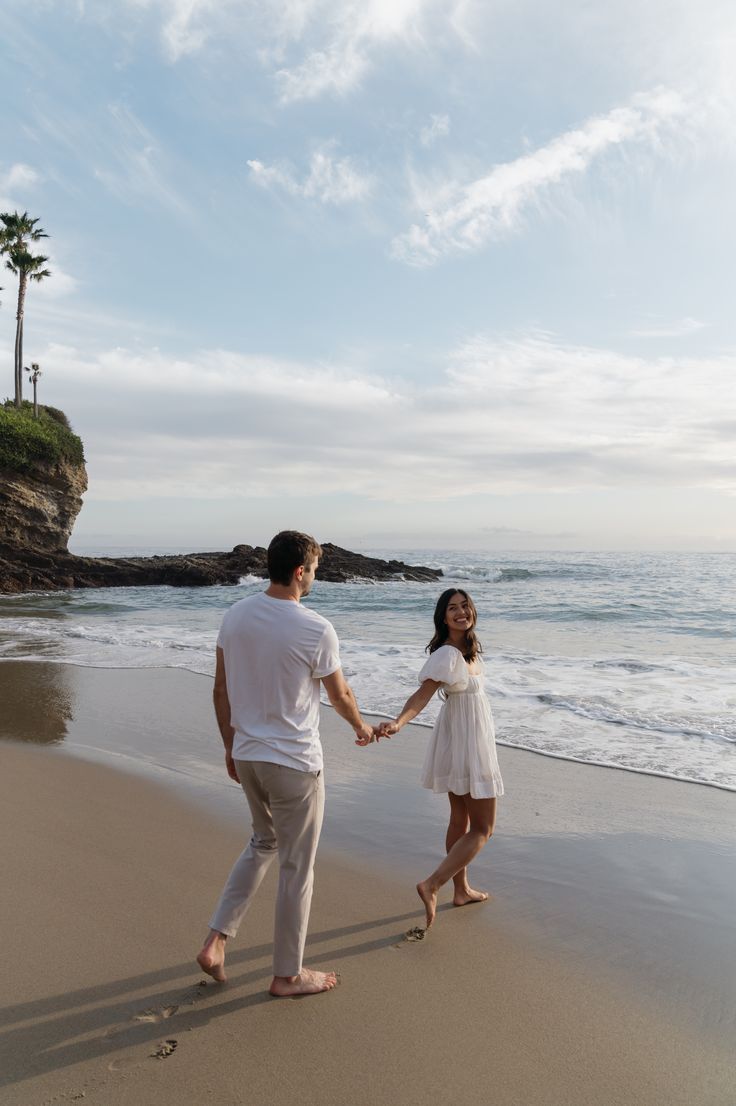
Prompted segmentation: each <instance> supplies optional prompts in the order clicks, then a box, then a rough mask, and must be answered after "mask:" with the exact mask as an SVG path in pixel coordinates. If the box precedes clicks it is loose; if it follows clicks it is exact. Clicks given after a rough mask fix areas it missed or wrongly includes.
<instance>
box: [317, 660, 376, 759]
mask: <svg viewBox="0 0 736 1106" xmlns="http://www.w3.org/2000/svg"><path fill="white" fill-rule="evenodd" d="M322 683H323V684H324V688H325V691H326V692H327V698H328V699H329V700H330V703H331V705H332V706H333V707H334V708H335V710H336V711H337V713H338V714H339V715H340V717H341V718H344V719H345V721H346V722H347V723H348V724H349V725H350V726H352V727H353V729H354V730H355V732H356V734H357V735H358V744H360V745H366V744H368V742H369V741H373V736H374V734H373V727H372V726H369V725H368V723H367V722H364V721H363V719H362V718H361V716H360V711H359V710H358V704H357V703H356V701H355V696H354V695H353V690H352V688H351V687H350V684H349V683H348V682H347V680H346V679H345V677H344V676H343V674H342V668H338V669H337V671H336V672H331V673H330V675H329V676H323V677H322Z"/></svg>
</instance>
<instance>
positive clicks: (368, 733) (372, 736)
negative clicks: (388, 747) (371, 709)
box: [355, 722, 378, 745]
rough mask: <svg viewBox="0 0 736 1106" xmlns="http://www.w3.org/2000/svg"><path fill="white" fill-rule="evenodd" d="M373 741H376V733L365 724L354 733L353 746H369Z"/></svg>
mask: <svg viewBox="0 0 736 1106" xmlns="http://www.w3.org/2000/svg"><path fill="white" fill-rule="evenodd" d="M373 741H378V737H377V735H376V731H375V730H374V729H373V726H369V725H368V723H367V722H364V723H363V725H362V726H361V727H360V729H357V730H356V731H355V744H356V745H370V744H371V742H373Z"/></svg>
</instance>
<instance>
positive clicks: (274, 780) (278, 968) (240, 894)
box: [210, 760, 325, 975]
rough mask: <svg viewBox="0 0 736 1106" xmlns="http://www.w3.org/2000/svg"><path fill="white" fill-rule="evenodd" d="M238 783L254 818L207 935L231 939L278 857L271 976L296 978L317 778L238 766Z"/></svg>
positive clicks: (251, 763)
mask: <svg viewBox="0 0 736 1106" xmlns="http://www.w3.org/2000/svg"><path fill="white" fill-rule="evenodd" d="M235 764H236V767H237V770H238V778H239V779H240V783H241V786H242V788H243V791H244V792H245V795H246V798H247V800H248V805H249V806H250V811H251V815H252V816H253V836H252V838H251V840H250V844H249V845H248V847H247V848H246V849H245V850H244V851H243V852H242V853H241V854H240V856H239V857H238V859H237V860H236V861H235V864H234V865H233V869H232V871H231V872H230V876H229V877H228V881H227V883H226V884H225V887H224V889H223V892H222V895H221V896H220V901H219V902H218V904H217V907H216V908H215V912H214V914H213V915H212V918H211V920H210V929H216V930H218V931H219V932H220V933H226V934H227V935H228V936H229V937H234V936H235V934H236V933H237V931H238V927H239V926H240V923H241V922H242V920H243V917H244V915H245V912H246V911H247V909H248V907H249V906H250V904H251V902H252V900H253V896H254V895H255V893H256V891H257V890H258V888H259V886H260V884H261V880H262V879H263V877H264V876H265V874H266V871H267V869H268V867H269V865H270V864H271V861H272V860H273V858H274V857H275V856H276V855H277V854H278V858H279V886H278V892H277V895H276V917H275V920H274V940H273V974H274V975H298V974H299V972H300V971H301V968H302V956H303V954H304V942H305V941H306V938H307V925H308V924H309V907H310V905H311V902H312V886H313V883H314V874H313V869H314V858H315V855H316V853H317V844H318V842H319V835H320V830H321V829H322V816H323V813H324V806H325V786H324V777H323V776H322V773H321V772H299V771H297V770H296V769H294V768H286V767H284V766H283V765H281V764H269V763H267V762H266V761H258V760H237V761H236V762H235Z"/></svg>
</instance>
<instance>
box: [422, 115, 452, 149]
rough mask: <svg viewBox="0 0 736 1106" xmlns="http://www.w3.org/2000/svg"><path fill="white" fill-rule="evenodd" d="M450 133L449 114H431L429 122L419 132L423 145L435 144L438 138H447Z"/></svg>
mask: <svg viewBox="0 0 736 1106" xmlns="http://www.w3.org/2000/svg"><path fill="white" fill-rule="evenodd" d="M449 133H450V116H449V115H430V117H429V123H427V124H426V125H425V126H424V127H422V129H421V131H420V132H419V141H420V142H421V144H422V146H427V147H429V146H434V144H435V142H436V141H437V139H438V138H446V137H447V135H448V134H449Z"/></svg>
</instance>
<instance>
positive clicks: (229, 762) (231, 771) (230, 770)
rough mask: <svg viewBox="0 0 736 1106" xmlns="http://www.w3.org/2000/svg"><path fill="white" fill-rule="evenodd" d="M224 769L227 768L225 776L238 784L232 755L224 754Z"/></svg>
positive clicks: (238, 780) (238, 779)
mask: <svg viewBox="0 0 736 1106" xmlns="http://www.w3.org/2000/svg"><path fill="white" fill-rule="evenodd" d="M225 767H226V768H227V774H228V776H229V777H230V779H231V780H235V782H236V783H240V777H239V776H238V770H237V768H236V767H235V761H234V760H233V754H232V753H228V752H226V753H225Z"/></svg>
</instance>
